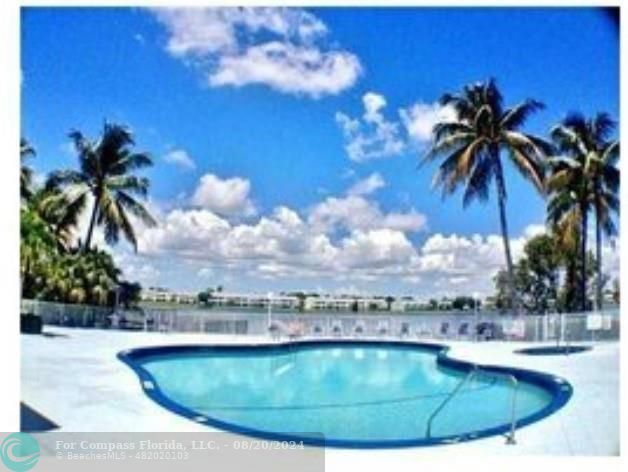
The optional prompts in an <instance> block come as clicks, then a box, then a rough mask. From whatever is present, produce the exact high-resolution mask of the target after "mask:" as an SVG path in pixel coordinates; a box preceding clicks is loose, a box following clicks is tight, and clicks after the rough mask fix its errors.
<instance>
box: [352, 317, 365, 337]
mask: <svg viewBox="0 0 628 472" xmlns="http://www.w3.org/2000/svg"><path fill="white" fill-rule="evenodd" d="M353 334H355V335H356V336H362V335H363V334H364V321H362V320H359V321H357V322H356V324H355V328H354V329H353Z"/></svg>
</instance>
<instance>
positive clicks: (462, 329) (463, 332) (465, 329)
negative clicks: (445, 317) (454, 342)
mask: <svg viewBox="0 0 628 472" xmlns="http://www.w3.org/2000/svg"><path fill="white" fill-rule="evenodd" d="M468 337H469V323H467V322H466V321H465V322H463V323H460V326H458V338H468Z"/></svg>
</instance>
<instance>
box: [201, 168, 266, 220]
mask: <svg viewBox="0 0 628 472" xmlns="http://www.w3.org/2000/svg"><path fill="white" fill-rule="evenodd" d="M250 190H251V183H250V182H249V180H247V179H243V178H241V177H232V178H228V179H221V178H220V177H218V176H216V175H214V174H205V175H203V176H202V177H201V179H200V181H199V184H198V186H197V187H196V190H195V191H194V194H193V195H192V198H191V203H192V204H193V205H195V206H198V207H202V208H205V209H208V210H210V211H212V212H214V213H217V214H219V215H224V216H231V215H241V216H250V215H252V214H254V213H255V207H254V205H253V203H252V201H251V199H250V197H249V192H250Z"/></svg>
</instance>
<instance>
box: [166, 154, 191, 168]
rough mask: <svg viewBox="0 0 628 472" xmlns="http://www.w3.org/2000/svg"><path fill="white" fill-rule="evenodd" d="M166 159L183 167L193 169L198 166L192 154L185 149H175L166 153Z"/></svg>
mask: <svg viewBox="0 0 628 472" xmlns="http://www.w3.org/2000/svg"><path fill="white" fill-rule="evenodd" d="M163 159H164V161H165V162H167V163H169V164H174V165H176V166H179V167H181V168H183V169H188V170H192V169H195V168H196V163H195V162H194V160H193V159H192V158H191V157H190V155H189V154H188V153H187V152H186V151H185V150H183V149H173V150H172V151H169V152H168V153H166V155H164V158H163Z"/></svg>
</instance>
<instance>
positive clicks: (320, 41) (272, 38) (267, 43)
mask: <svg viewBox="0 0 628 472" xmlns="http://www.w3.org/2000/svg"><path fill="white" fill-rule="evenodd" d="M152 11H153V12H154V14H155V16H156V18H157V19H158V21H159V22H160V23H161V24H162V25H163V26H164V27H165V29H166V31H167V33H168V40H167V43H166V50H167V51H168V53H170V54H171V55H172V56H173V57H176V58H179V59H182V60H184V61H185V62H186V63H193V64H195V65H197V66H199V67H201V69H202V70H203V71H204V72H205V73H206V74H207V81H208V83H209V85H210V86H212V87H219V86H227V85H228V86H234V87H241V86H244V85H249V84H262V85H266V86H268V87H270V88H272V89H275V90H277V91H280V92H284V93H291V94H297V95H309V96H311V97H314V98H318V97H321V96H324V95H334V94H337V93H339V92H341V91H343V90H345V89H347V88H349V87H351V86H352V85H353V84H354V83H355V81H356V80H357V78H358V76H359V75H360V73H361V70H362V67H361V65H360V61H359V59H358V58H357V56H355V55H354V54H352V53H350V52H348V51H345V50H342V49H338V48H332V47H330V46H329V45H328V41H327V36H328V34H329V31H328V28H327V26H326V25H325V24H324V23H323V22H322V21H321V20H320V19H319V18H317V17H316V16H315V15H313V14H311V13H309V12H307V11H305V10H303V9H299V8H277V7H269V8H166V9H163V8H156V9H153V10H152Z"/></svg>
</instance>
